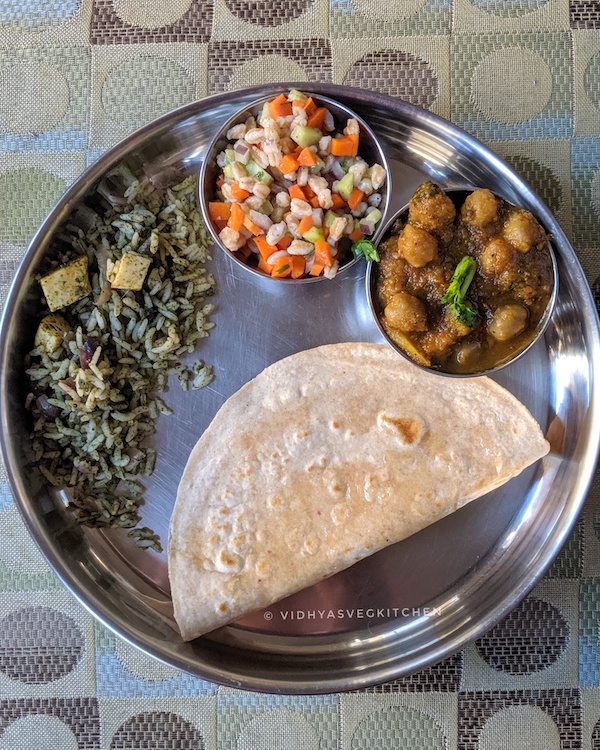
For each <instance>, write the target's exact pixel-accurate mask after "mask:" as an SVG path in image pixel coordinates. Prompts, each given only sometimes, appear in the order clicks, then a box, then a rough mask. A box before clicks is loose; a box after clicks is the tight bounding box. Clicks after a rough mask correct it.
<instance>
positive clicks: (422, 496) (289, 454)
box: [169, 343, 549, 640]
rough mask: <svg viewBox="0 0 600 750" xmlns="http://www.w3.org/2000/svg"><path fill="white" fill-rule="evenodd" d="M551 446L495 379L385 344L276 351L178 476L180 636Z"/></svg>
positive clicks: (489, 486)
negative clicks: (433, 367) (450, 372)
mask: <svg viewBox="0 0 600 750" xmlns="http://www.w3.org/2000/svg"><path fill="white" fill-rule="evenodd" d="M548 450H549V444H548V443H547V441H546V440H545V438H544V436H543V434H542V431H541V430H540V427H539V425H538V424H537V423H536V421H535V420H534V419H533V417H532V416H531V414H530V413H529V412H528V411H527V409H526V408H525V406H523V404H521V403H520V402H519V401H518V400H517V399H516V398H514V397H513V396H512V395H511V394H510V393H509V392H508V391H506V390H505V389H504V388H502V387H501V386H499V385H498V384H497V383H495V382H494V381H492V380H490V379H489V378H486V377H479V378H467V379H457V378H446V377H441V376H439V375H436V374H433V373H429V372H426V371H424V370H422V369H419V368H417V367H415V366H414V365H412V364H410V363H407V362H405V361H404V360H403V359H402V358H401V357H399V356H398V354H396V353H395V352H393V351H392V350H391V349H390V348H389V347H388V346H386V345H379V344H357V343H347V344H332V345H328V346H321V347H317V348H315V349H311V350H308V351H304V352H300V353H299V354H295V355H293V356H291V357H287V358H286V359H283V360H281V361H279V362H277V363H275V364H273V365H271V366H270V367H268V368H267V369H266V370H264V371H263V372H262V373H261V374H260V375H258V376H257V377H256V378H255V379H254V380H252V381H250V382H249V383H247V384H246V385H245V386H243V387H242V388H241V389H240V390H239V391H238V392H237V393H235V394H234V395H233V396H231V397H230V398H229V399H228V400H227V401H226V403H225V404H224V405H223V406H222V407H221V409H220V410H219V412H218V413H217V415H216V416H215V418H214V420H213V421H212V423H211V424H210V425H209V427H208V428H207V429H206V431H205V432H204V434H203V435H202V437H201V438H200V440H199V441H198V443H197V444H196V446H195V447H194V449H193V450H192V452H191V454H190V457H189V460H188V463H187V466H186V468H185V471H184V474H183V477H182V479H181V483H180V485H179V491H178V495H177V501H176V504H175V508H174V511H173V516H172V519H171V526H170V533H169V575H170V581H171V592H172V598H173V606H174V614H175V619H176V621H177V623H178V625H179V628H180V630H181V634H182V637H183V638H184V640H191V639H193V638H195V637H197V636H199V635H202V634H203V633H207V632H209V631H211V630H214V629H215V628H218V627H219V626H221V625H224V624H226V623H228V622H231V621H232V620H235V619H237V618H239V617H241V616H243V615H245V614H248V613H250V612H253V611H255V610H258V609H261V608H263V607H266V606H268V605H270V604H273V603H274V602H276V601H279V600H280V599H282V598H284V597H286V596H288V595H290V594H292V593H294V592H296V591H299V590H301V589H303V588H306V587H307V586H310V585H312V584H314V583H316V582H318V581H321V580H323V579H324V578H326V577H328V576H330V575H332V574H334V573H336V572H338V571H340V570H343V569H344V568H347V567H349V566H351V565H353V564H354V563H356V562H357V561H359V560H361V559H363V558H365V557H367V556H369V555H372V554H373V553H374V552H377V551H378V550H380V549H382V548H384V547H386V546H388V545H390V544H394V543H395V542H398V541H400V540H401V539H405V538H406V537H408V536H410V535H411V534H414V533H415V532H417V531H419V530H420V529H423V528H424V527H425V526H428V525H429V524H431V523H434V522H435V521H437V520H439V519H440V518H442V517H443V516H446V515H448V514H449V513H452V512H453V511H455V510H457V509H458V508H460V507H461V506H463V505H465V504H466V503H468V502H470V501H471V500H474V499H475V498H477V497H480V496H481V495H483V494H485V493H487V492H489V491H490V490H493V489H494V488H496V487H499V486H500V485H502V484H504V483H505V482H507V481H508V480H509V479H510V478H511V477H513V476H515V475H517V474H519V473H520V472H521V471H523V469H525V468H526V467H527V466H529V465H530V464H532V463H533V462H535V461H536V460H538V459H539V458H541V457H542V456H544V455H545V454H546V453H547V452H548Z"/></svg>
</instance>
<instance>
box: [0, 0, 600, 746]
mask: <svg viewBox="0 0 600 750" xmlns="http://www.w3.org/2000/svg"><path fill="white" fill-rule="evenodd" d="M289 80H295V81H302V80H306V81H319V82H333V83H340V84H348V85H351V86H357V87H362V88H365V89H369V90H376V91H380V92H384V93H387V94H390V95H391V96H395V97H399V98H402V99H405V100H407V101H409V102H411V103H413V104H416V105H419V106H421V107H424V108H427V109H429V110H431V111H432V112H434V113H436V114H438V115H441V116H442V117H444V118H447V119H449V120H451V121H452V122H454V123H455V124H456V125H458V126H460V127H462V128H464V129H465V130H466V131H468V132H469V133H471V134H472V135H474V136H476V137H477V138H479V139H481V140H482V141H484V142H485V143H486V144H487V145H488V146H489V147H490V148H491V149H492V150H494V151H495V152H496V153H498V154H499V155H500V156H501V157H503V158H504V159H506V160H507V161H508V163H509V164H511V165H512V166H513V167H514V168H515V169H516V170H517V171H518V172H519V173H520V174H521V175H522V176H523V177H524V179H525V180H526V181H528V182H529V183H530V184H531V185H532V186H533V187H534V189H535V190H536V191H537V192H538V193H539V195H540V196H541V198H542V199H543V200H544V201H545V202H546V203H547V204H548V206H549V207H550V209H551V210H552V211H553V213H554V214H555V216H556V217H557V219H558V220H559V222H560V223H561V225H562V226H563V228H564V230H565V231H566V233H567V235H568V237H569V239H570V240H571V242H572V243H573V246H574V247H575V249H576V252H577V253H578V256H579V258H580V260H581V262H582V264H583V267H584V270H585V272H586V274H587V277H588V279H589V281H590V283H591V284H592V287H593V288H594V289H595V291H596V295H597V297H598V296H600V218H599V215H600V3H598V2H577V1H576V0H571V2H567V0H279V2H271V1H270V0H214V2H209V1H207V0H169V1H168V2H164V0H163V2H158V1H156V2H149V1H147V2H143V0H54V1H53V2H41V1H39V2H29V1H22V0H20V1H17V0H3V1H2V2H0V301H4V299H5V296H6V293H7V290H8V287H9V284H10V282H11V280H12V278H13V276H14V273H15V269H16V267H17V265H18V263H19V261H20V259H21V258H22V256H23V253H24V251H25V248H26V246H27V244H28V241H29V239H30V238H31V236H32V235H33V233H34V231H35V230H36V228H37V226H38V225H39V223H40V222H41V221H42V219H43V218H44V216H45V215H46V213H47V212H48V211H49V209H50V208H51V207H52V205H53V204H54V202H55V201H56V200H57V199H58V198H59V197H60V195H61V194H62V193H63V191H64V190H65V188H67V187H68V186H69V185H70V184H71V183H72V182H73V181H74V180H75V179H76V178H77V177H78V176H79V175H80V174H81V172H82V171H83V170H84V169H85V168H86V166H87V165H89V164H90V163H91V162H93V161H94V160H95V159H96V158H97V157H98V156H100V155H101V154H102V152H103V151H104V150H106V149H107V148H109V147H110V146H112V145H114V144H115V143H116V142H117V141H118V140H120V139H121V138H123V137H124V136H126V135H127V134H129V133H130V132H131V131H132V130H134V129H136V128H138V127H140V126H142V125H144V124H145V123H147V122H149V121H150V120H152V119H154V118H156V117H158V116H160V115H161V114H163V113H165V112H168V111H169V110H172V109H173V108H175V107H178V106H180V105H182V104H185V103H187V102H190V101H193V100H196V99H199V98H201V97H204V96H206V95H208V94H214V93H218V92H223V91H229V90H233V89H238V88H243V87H246V86H250V85H254V84H261V83H268V82H270V83H273V82H277V81H289ZM0 482H2V484H0V535H1V536H0V750H7V748H25V749H26V750H37V749H38V748H40V750H41V748H52V749H55V750H78V749H79V750H84V749H85V750H88V749H89V750H92V749H96V748H103V749H106V750H108V749H110V750H117V749H122V750H134V749H139V750H151V749H152V750H155V749H156V750H162V749H163V748H164V749H165V750H166V749H167V748H182V749H183V750H187V749H188V748H189V749H190V750H192V748H193V749H194V750H199V749H203V750H210V749H212V748H219V750H225V749H226V748H227V749H230V748H231V750H234V749H235V750H317V749H323V750H325V749H329V748H332V749H333V748H343V749H344V750H366V749H370V748H373V749H374V750H375V749H377V750H379V749H382V750H384V749H386V748H418V749H421V748H422V749H423V750H453V749H454V748H460V749H461V750H511V749H513V748H514V749H521V748H523V749H525V748H527V750H559V749H560V750H571V749H575V748H600V522H599V521H598V502H599V500H600V486H599V483H598V480H596V482H595V483H594V485H593V487H592V489H591V492H590V494H589V498H588V500H587V503H586V506H585V508H584V511H583V513H582V515H581V518H580V520H579V522H578V524H577V526H576V527H575V529H574V530H573V532H572V534H571V536H570V538H569V539H568V541H567V543H566V545H565V547H564V549H563V550H562V551H561V553H560V555H559V556H558V558H557V560H556V562H555V563H554V564H553V565H552V567H551V569H550V570H549V571H548V572H547V574H546V575H545V576H544V577H543V579H542V580H541V582H540V583H539V584H538V585H537V586H536V588H535V589H534V590H533V591H532V592H531V594H530V595H529V596H528V597H527V598H526V599H525V600H524V601H523V602H522V603H521V604H520V605H519V606H518V607H517V608H516V609H515V610H514V611H513V612H511V613H510V614H509V615H508V616H507V617H506V618H505V619H504V620H503V621H502V622H500V623H499V624H498V625H497V626H496V627H495V628H494V629H493V630H492V631H490V632H489V633H487V634H486V635H485V636H483V637H481V638H480V639H479V640H478V641H476V642H475V643H472V644H470V645H469V646H467V647H466V648H465V649H464V650H463V651H462V652H460V653H458V654H456V655H454V656H452V657H451V658H448V659H447V660H445V661H443V662H442V663H440V664H437V665H435V666H432V667H430V668H429V669H427V670H425V671H423V672H421V673H418V674H415V675H413V676H411V677H407V678H405V679H401V680H397V681H394V682H392V683H388V684H385V685H381V686H378V687H375V688H371V689H368V690H364V691H361V692H357V693H351V694H343V695H327V696H319V697H311V696H304V697H281V696H274V695H259V694H253V693H249V692H242V691H236V690H232V689H228V688H222V687H217V686H216V685H214V684H211V683H208V682H205V681H202V680H199V679H196V678H193V677H191V676H189V675H187V674H184V673H180V672H177V671H176V670H174V669H171V668H169V667H167V666H164V665H162V664H160V663H158V662H156V661H154V660H153V659H151V658H149V657H147V656H145V655H144V654H142V653H141V652H139V651H138V650H136V649H135V648H133V647H131V646H129V645H128V644H126V643H125V642H123V641H122V640H120V639H119V638H117V637H116V636H114V635H113V634H112V633H111V632H110V631H109V630H107V629H106V628H105V627H104V626H102V625H101V624H99V623H98V622H97V621H96V620H95V619H94V618H93V617H92V616H91V615H90V614H89V613H88V612H87V611H86V610H85V609H84V608H83V607H82V606H81V605H80V604H79V603H78V602H77V601H76V600H75V599H74V598H73V597H72V596H71V595H70V594H69V593H68V592H67V591H66V590H65V589H64V588H63V586H62V585H61V584H60V582H59V581H58V579H57V578H56V577H55V576H54V574H53V573H52V571H51V570H50V568H49V567H48V565H47V564H46V562H45V561H44V559H43V558H42V557H41V555H40V553H39V552H38V550H37V547H36V546H35V544H34V542H33V541H32V540H31V538H30V537H29V535H28V533H27V531H26V530H25V527H24V525H23V523H22V521H21V519H20V516H19V514H18V512H17V509H16V507H15V505H14V503H13V500H12V497H11V494H10V490H9V487H8V485H7V484H6V475H5V474H4V473H3V474H2V475H1V476H0Z"/></svg>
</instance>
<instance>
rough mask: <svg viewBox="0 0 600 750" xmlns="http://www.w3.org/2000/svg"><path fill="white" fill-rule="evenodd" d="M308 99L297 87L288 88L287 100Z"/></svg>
mask: <svg viewBox="0 0 600 750" xmlns="http://www.w3.org/2000/svg"><path fill="white" fill-rule="evenodd" d="M307 99H308V96H306V94H303V93H302V92H301V91H299V90H298V89H290V93H289V94H288V102H305V101H306V100H307Z"/></svg>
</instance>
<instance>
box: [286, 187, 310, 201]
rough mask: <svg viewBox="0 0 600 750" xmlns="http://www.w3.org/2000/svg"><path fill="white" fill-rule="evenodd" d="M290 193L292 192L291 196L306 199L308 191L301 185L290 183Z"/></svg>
mask: <svg viewBox="0 0 600 750" xmlns="http://www.w3.org/2000/svg"><path fill="white" fill-rule="evenodd" d="M288 193H289V194H290V198H298V199H299V200H301V201H305V200H306V193H305V192H304V190H303V189H302V187H301V186H300V185H296V184H294V185H290V186H289V188H288Z"/></svg>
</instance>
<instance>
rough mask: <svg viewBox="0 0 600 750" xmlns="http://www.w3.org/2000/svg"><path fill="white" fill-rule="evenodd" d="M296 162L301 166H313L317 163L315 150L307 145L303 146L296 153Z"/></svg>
mask: <svg viewBox="0 0 600 750" xmlns="http://www.w3.org/2000/svg"><path fill="white" fill-rule="evenodd" d="M298 164H300V166H301V167H315V166H316V165H317V164H318V162H317V157H316V155H315V152H314V151H312V150H311V149H310V148H309V147H308V146H307V147H306V148H303V149H302V151H300V153H299V154H298Z"/></svg>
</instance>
